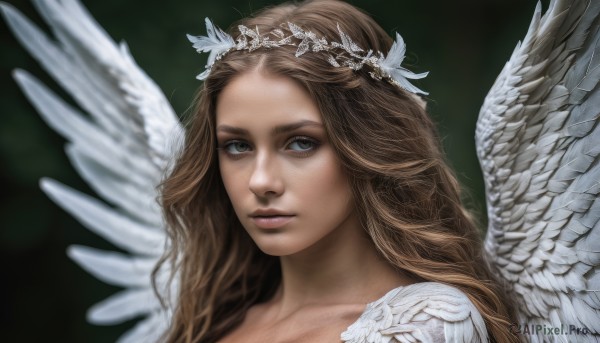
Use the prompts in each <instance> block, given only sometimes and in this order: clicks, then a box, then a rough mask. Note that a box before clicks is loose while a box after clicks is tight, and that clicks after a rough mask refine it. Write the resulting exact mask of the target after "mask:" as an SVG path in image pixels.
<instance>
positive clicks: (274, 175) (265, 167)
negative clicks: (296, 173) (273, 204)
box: [248, 154, 284, 198]
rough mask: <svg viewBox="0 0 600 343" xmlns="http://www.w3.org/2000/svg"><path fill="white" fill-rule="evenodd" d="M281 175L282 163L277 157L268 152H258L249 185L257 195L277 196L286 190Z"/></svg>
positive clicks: (264, 196) (265, 196) (261, 196)
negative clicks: (280, 163)
mask: <svg viewBox="0 0 600 343" xmlns="http://www.w3.org/2000/svg"><path fill="white" fill-rule="evenodd" d="M281 176H282V175H281V170H280V165H279V163H278V162H277V158H276V157H274V156H272V155H268V154H258V156H257V158H256V160H255V163H254V169H253V170H252V175H251V176H250V181H249V185H248V186H249V188H250V191H251V192H252V193H254V194H255V195H256V196H257V197H260V198H270V197H277V196H279V195H281V194H283V191H284V185H283V180H282V177H281Z"/></svg>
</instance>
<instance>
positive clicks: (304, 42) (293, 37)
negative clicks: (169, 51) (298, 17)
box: [187, 18, 429, 95]
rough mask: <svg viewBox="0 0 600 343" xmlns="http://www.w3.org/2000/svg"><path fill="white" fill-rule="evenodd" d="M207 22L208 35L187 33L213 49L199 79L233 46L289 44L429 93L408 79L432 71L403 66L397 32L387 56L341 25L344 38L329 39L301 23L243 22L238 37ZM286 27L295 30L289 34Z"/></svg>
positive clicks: (335, 63) (410, 89)
mask: <svg viewBox="0 0 600 343" xmlns="http://www.w3.org/2000/svg"><path fill="white" fill-rule="evenodd" d="M205 22H206V32H207V36H191V35H187V37H188V39H189V40H190V42H192V44H193V47H194V48H195V49H196V51H198V52H199V53H202V52H208V53H209V56H208V61H207V63H206V70H204V72H202V73H201V74H199V75H198V76H197V79H199V80H204V79H206V78H207V77H208V75H209V74H210V71H211V69H212V67H213V65H214V64H215V62H216V61H218V60H220V59H221V58H223V56H225V55H226V54H227V53H228V52H230V51H232V50H238V51H239V50H247V51H248V52H252V51H254V50H256V49H258V48H269V49H270V48H276V47H281V46H286V45H288V46H297V50H296V54H295V55H296V57H300V56H302V55H303V54H305V53H306V52H308V51H312V52H324V53H326V54H328V56H327V61H328V62H329V63H330V64H331V65H332V66H334V67H349V68H351V69H353V70H360V69H361V68H362V67H363V66H364V65H367V66H369V67H371V69H372V70H373V71H370V72H369V75H370V76H371V77H372V78H374V79H376V80H382V79H385V80H387V81H388V82H390V83H391V84H393V85H395V86H397V87H400V88H402V89H404V90H406V91H408V92H411V93H414V94H423V95H427V94H429V93H427V92H425V91H422V90H421V89H419V88H417V87H415V86H414V85H413V84H411V83H410V82H409V81H408V79H422V78H424V77H426V76H427V74H428V72H425V73H420V74H416V73H413V72H412V71H410V70H408V69H406V68H404V67H402V66H401V64H402V62H403V61H404V57H405V54H406V44H405V43H404V40H403V39H402V37H401V36H400V34H398V33H396V40H395V41H394V43H393V44H392V47H391V48H390V51H389V52H388V54H387V56H385V55H384V54H383V53H382V52H380V51H377V52H374V51H373V50H368V51H367V52H366V53H365V51H364V50H363V49H362V48H360V47H359V46H358V45H357V44H356V43H354V42H353V41H352V39H351V38H350V37H349V36H348V35H347V34H345V33H344V32H343V31H342V30H341V28H340V26H339V25H338V27H337V29H338V33H339V35H340V42H335V41H332V42H327V40H326V39H325V38H324V37H322V38H318V37H317V36H316V34H315V33H313V32H311V31H304V30H303V29H302V28H300V27H299V26H298V25H296V24H293V23H289V22H288V23H287V27H285V25H282V28H281V29H275V30H273V31H271V32H269V33H267V34H266V35H261V34H260V32H259V31H258V28H256V29H254V30H252V29H250V28H248V27H246V26H244V25H239V26H238V30H239V31H240V35H239V37H237V39H236V40H234V39H233V37H231V36H230V35H229V34H228V33H226V32H224V31H223V30H221V29H220V28H218V27H216V26H215V25H214V24H213V23H212V22H211V21H210V19H208V18H206V19H205ZM284 30H286V31H289V32H290V33H291V34H288V35H286V33H285V32H284ZM297 41H300V42H299V43H298V42H297Z"/></svg>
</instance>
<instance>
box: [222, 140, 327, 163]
mask: <svg viewBox="0 0 600 343" xmlns="http://www.w3.org/2000/svg"><path fill="white" fill-rule="evenodd" d="M297 142H302V143H310V144H312V146H311V147H310V148H308V149H306V150H302V151H298V150H291V149H289V146H290V145H292V144H293V143H297ZM239 143H242V144H244V145H245V146H247V149H248V150H246V151H242V152H237V153H232V152H230V151H229V150H228V148H229V147H230V146H231V145H233V144H239ZM320 145H321V144H320V143H319V141H317V140H316V139H313V138H310V137H307V136H295V137H292V138H290V139H289V140H288V141H287V143H286V145H285V146H286V150H291V151H293V154H295V155H297V156H299V157H306V156H309V155H310V154H312V153H313V152H315V151H316V150H317V149H318V148H319V146H320ZM217 149H219V150H223V151H224V153H225V154H227V156H229V157H231V158H241V157H242V156H243V155H244V154H245V153H246V152H247V151H250V149H252V147H251V146H250V144H248V143H247V142H245V141H244V140H241V139H231V140H228V141H226V142H224V143H223V144H221V145H219V146H218V148H217Z"/></svg>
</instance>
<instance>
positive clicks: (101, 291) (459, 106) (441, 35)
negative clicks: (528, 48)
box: [0, 0, 547, 342]
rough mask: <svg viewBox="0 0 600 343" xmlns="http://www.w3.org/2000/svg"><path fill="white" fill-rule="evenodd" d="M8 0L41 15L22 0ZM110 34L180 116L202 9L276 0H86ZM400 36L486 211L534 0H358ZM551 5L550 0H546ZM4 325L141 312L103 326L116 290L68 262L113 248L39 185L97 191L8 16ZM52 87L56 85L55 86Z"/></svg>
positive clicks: (65, 334)
mask: <svg viewBox="0 0 600 343" xmlns="http://www.w3.org/2000/svg"><path fill="white" fill-rule="evenodd" d="M8 3H10V4H12V5H14V6H16V7H17V8H19V9H20V10H22V11H23V12H25V13H26V14H27V15H28V16H29V17H30V18H33V19H34V20H35V21H36V22H38V23H41V20H40V19H39V16H37V15H36V13H35V11H34V9H33V7H32V5H31V4H30V3H29V2H28V1H25V0H8ZM84 3H85V5H86V6H87V7H88V9H89V10H90V12H91V13H92V14H93V15H94V16H95V17H96V19H97V20H98V21H99V22H100V23H101V24H102V26H103V27H104V28H106V30H107V31H108V33H109V34H110V35H111V36H112V37H114V38H116V39H118V40H121V39H124V40H126V41H127V42H128V44H129V47H130V49H131V52H132V54H133V56H134V57H135V58H136V60H137V62H138V63H139V64H140V65H141V66H142V68H143V69H144V70H146V71H147V73H148V74H149V75H150V76H151V77H152V78H153V79H154V80H156V82H157V83H158V84H159V85H160V86H161V88H162V90H163V91H164V92H165V94H167V97H168V98H169V99H170V100H171V102H172V104H173V106H174V108H175V110H176V112H177V113H179V114H183V113H185V112H186V110H187V109H188V106H189V104H190V102H191V100H192V98H193V94H194V92H195V91H196V89H197V88H198V86H199V83H198V81H196V80H195V75H196V74H198V73H199V72H200V70H201V69H202V67H203V66H204V63H205V57H200V56H199V55H198V54H196V52H195V51H194V50H193V49H192V48H191V47H190V44H189V43H188V41H187V39H186V38H185V34H186V33H192V34H204V33H205V29H204V20H203V19H204V17H205V16H208V17H210V18H212V19H213V20H214V21H215V23H217V24H218V25H219V26H221V27H227V25H229V23H231V22H233V21H234V20H236V19H239V18H240V17H242V16H245V15H247V14H249V13H251V12H252V11H255V10H257V9H260V8H262V7H263V6H265V5H271V4H276V3H279V1H268V0H220V1H206V0H193V1H192V0H179V1H173V2H169V3H167V2H166V1H158V0H145V1H143V0H128V1H119V0H104V1H102V2H100V1H94V2H92V1H91V0H87V1H84ZM351 3H353V4H355V5H357V6H358V7H361V8H363V9H364V10H366V11H367V12H369V13H370V14H371V15H372V16H374V17H375V19H376V20H377V21H378V22H379V23H380V24H381V25H382V26H383V27H384V29H385V30H386V31H388V32H389V33H390V35H392V34H393V33H394V31H398V32H400V33H401V34H402V35H403V37H404V39H405V40H406V42H407V44H408V51H409V62H411V63H412V64H413V65H414V67H412V69H413V70H414V71H424V70H429V71H430V72H431V73H430V76H429V77H428V78H427V79H425V80H424V81H422V82H420V83H418V86H419V87H421V88H422V89H425V90H428V91H429V92H430V112H431V114H432V116H433V117H434V118H435V120H436V121H437V122H438V124H439V128H440V132H441V134H442V136H443V141H444V145H445V147H446V151H447V153H448V157H449V160H450V161H451V163H452V165H453V166H454V167H455V169H456V171H457V173H458V175H459V177H460V179H461V181H462V183H463V184H464V186H465V188H466V189H467V190H468V192H469V193H471V194H472V197H471V200H469V203H470V205H471V207H472V208H473V209H474V210H475V211H477V213H478V215H479V217H480V218H482V222H483V221H484V219H483V217H484V209H485V204H484V198H483V185H482V181H481V175H480V172H479V167H478V163H477V159H476V157H475V148H474V143H473V135H474V127H475V121H476V119H477V114H478V110H479V107H480V105H481V103H482V100H483V98H484V96H485V94H486V93H487V91H488V89H489V87H490V86H491V85H492V82H493V81H494V79H495V77H496V75H497V74H498V73H499V72H500V70H501V68H502V66H503V64H504V62H505V61H506V60H507V59H508V58H509V56H510V54H511V52H512V50H513V49H514V47H515V44H516V43H517V41H518V40H519V39H521V38H523V36H524V35H525V32H526V30H527V27H528V23H529V20H530V18H531V16H532V14H533V10H534V8H535V3H536V2H535V1H534V0H527V1H523V0H487V1H479V0H455V1H415V0H404V1H383V0H370V1H369V0H353V1H351ZM544 5H545V7H547V1H546V2H544ZM0 49H1V51H2V53H1V55H0V83H1V87H2V88H1V89H2V91H1V92H0V112H1V116H0V163H1V166H2V167H1V168H0V182H1V190H0V204H1V205H0V223H1V224H0V225H1V229H0V254H1V255H0V263H1V271H2V278H1V279H2V282H1V283H0V285H1V286H0V287H1V288H0V297H1V298H0V303H1V304H2V305H1V307H0V308H1V310H0V311H1V312H0V320H1V327H0V332H1V336H2V341H4V342H13V341H19V342H39V341H62V342H109V341H114V340H116V338H117V337H118V336H119V334H120V333H122V332H123V331H124V330H125V329H126V328H128V327H130V326H131V325H133V322H129V323H124V324H122V325H119V326H116V327H97V326H92V325H90V324H87V323H86V321H85V312H86V309H87V308H88V307H89V306H91V305H92V304H94V303H95V302H97V301H100V300H101V299H104V298H105V297H107V296H109V295H111V294H112V293H114V292H115V291H117V290H118V289H117V288H116V287H112V286H108V285H105V284H102V283H100V282H99V281H97V280H95V279H94V278H93V277H91V276H89V275H88V274H87V273H85V272H84V271H83V270H82V269H80V268H79V267H78V266H76V265H75V264H74V263H73V262H71V261H70V260H68V258H67V257H66V255H65V249H66V247H67V246H68V245H71V244H83V245H90V246H95V247H99V248H104V249H112V248H113V247H111V245H110V244H109V243H107V242H105V241H103V240H102V239H100V238H98V237H97V236H95V235H94V234H92V233H90V232H88V231H87V230H85V229H84V228H83V227H82V226H81V225H80V224H78V223H77V222H76V221H75V220H74V219H72V218H70V217H69V216H68V215H67V214H65V213H64V212H63V211H62V210H61V209H59V208H58V207H57V206H56V205H54V204H53V203H52V202H51V201H50V200H49V199H48V198H47V197H46V196H45V195H44V194H43V193H42V192H41V191H40V190H39V188H38V180H39V178H40V177H42V176H49V177H52V178H55V179H57V180H59V181H62V182H64V183H66V184H68V185H71V186H74V187H76V188H78V189H82V190H85V191H87V192H89V193H91V191H90V190H89V188H88V187H87V186H86V185H85V184H84V183H83V181H82V180H81V179H80V178H79V177H78V176H77V175H76V173H75V172H74V170H73V169H72V167H71V166H70V165H69V163H68V161H67V159H66V156H65V154H64V151H63V145H64V140H63V139H62V138H61V137H60V136H58V135H57V134H55V133H54V132H53V131H51V130H50V129H49V128H48V127H47V126H46V125H45V124H44V123H43V122H42V121H41V119H40V118H39V117H38V115H37V114H36V113H35V111H34V110H33V108H32V107H31V105H29V104H28V102H27V101H26V100H25V98H24V97H23V95H22V94H21V92H20V90H19V89H17V87H16V84H15V83H14V81H13V80H12V78H11V76H10V72H11V70H12V69H14V68H23V69H26V70H28V71H30V72H32V73H33V74H34V75H36V76H38V77H40V78H41V79H42V80H44V81H46V82H47V83H48V84H50V85H52V86H55V84H54V83H53V82H52V81H51V80H50V79H49V78H48V77H47V76H46V74H45V73H44V72H43V71H42V70H41V69H40V68H39V67H38V66H37V64H36V63H35V62H34V61H33V59H32V58H30V57H29V56H28V55H27V54H26V53H25V51H24V50H23V49H22V48H21V47H20V46H19V45H18V43H17V42H16V41H15V40H14V38H13V37H12V35H11V33H10V32H8V28H7V27H6V25H5V23H4V22H3V21H0ZM54 88H55V89H56V88H57V87H54Z"/></svg>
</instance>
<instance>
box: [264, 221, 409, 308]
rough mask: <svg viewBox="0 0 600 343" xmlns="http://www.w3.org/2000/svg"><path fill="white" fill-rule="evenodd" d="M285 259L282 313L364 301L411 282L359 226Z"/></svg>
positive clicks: (276, 300)
mask: <svg viewBox="0 0 600 343" xmlns="http://www.w3.org/2000/svg"><path fill="white" fill-rule="evenodd" d="M280 259H281V268H282V282H281V286H280V288H279V290H278V291H277V293H276V295H275V297H274V298H273V302H274V303H276V304H278V306H277V307H279V311H278V312H279V313H281V314H282V315H285V313H292V312H294V311H296V310H298V309H300V308H302V307H304V306H312V305H339V304H363V305H364V304H366V303H368V302H372V301H375V300H376V299H378V298H380V297H381V296H383V295H384V294H385V293H387V292H388V291H389V290H391V289H393V288H396V287H398V286H401V285H406V284H409V283H412V280H410V279H408V278H407V277H406V276H404V275H402V274H401V273H398V272H397V271H396V270H395V269H394V268H392V266H391V265H390V264H389V263H387V262H386V261H384V260H383V259H382V258H380V257H379V256H378V254H377V252H376V249H375V246H374V245H373V242H372V241H371V240H370V238H369V237H367V234H366V233H365V232H364V230H363V229H362V228H360V227H359V226H358V225H356V227H351V228H346V229H344V230H335V231H334V232H332V233H331V234H330V235H328V236H327V237H325V238H323V239H322V240H321V241H319V242H318V243H317V244H315V245H314V246H311V247H310V248H308V249H306V250H304V251H301V252H298V253H296V254H293V255H289V256H283V257H281V258H280Z"/></svg>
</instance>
